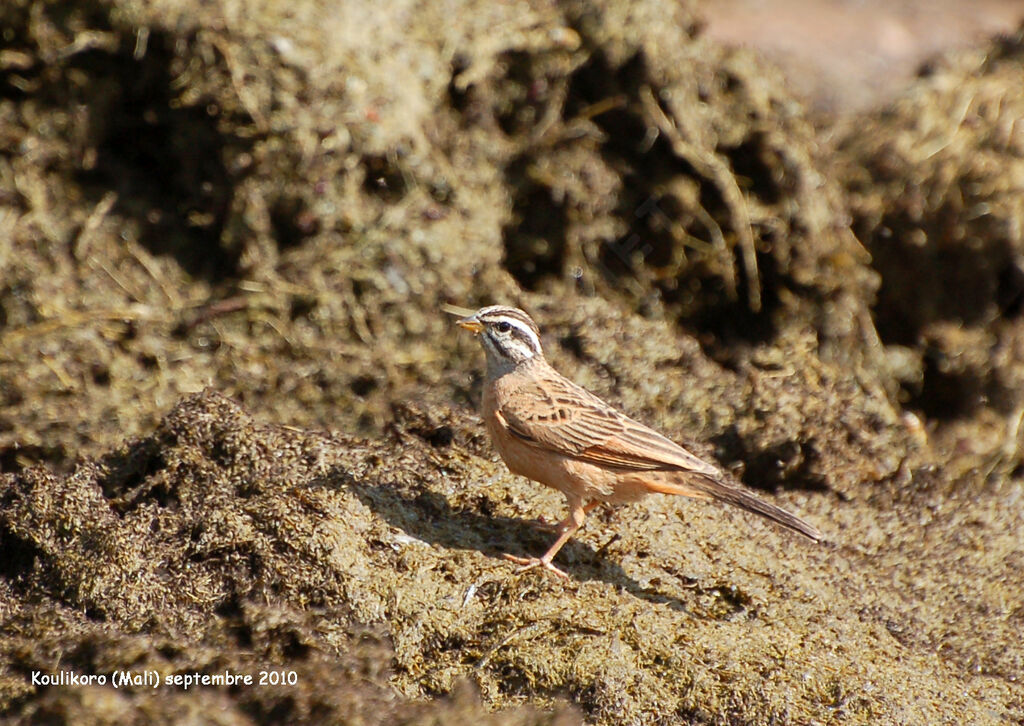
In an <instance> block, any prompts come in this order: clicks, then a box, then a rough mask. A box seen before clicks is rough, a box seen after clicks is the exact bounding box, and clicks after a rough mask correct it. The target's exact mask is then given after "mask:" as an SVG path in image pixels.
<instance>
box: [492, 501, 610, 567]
mask: <svg viewBox="0 0 1024 726" xmlns="http://www.w3.org/2000/svg"><path fill="white" fill-rule="evenodd" d="M596 505H597V503H596V502H591V503H590V504H589V505H587V506H586V507H584V506H583V502H572V501H570V502H569V516H568V517H566V518H565V519H563V520H562V521H561V522H559V523H558V526H557V531H558V533H559V534H558V539H556V540H555V543H554V544H553V545H551V547H550V548H548V551H547V552H545V553H544V556H543V557H516V556H514V555H509V554H505V555H503V557H504V558H505V559H506V560H510V561H512V562H515V563H517V564H519V565H522V567H520V568H519V571H520V572H524V571H525V570H529V569H532V568H534V567H543V568H544V569H545V570H551V572H553V573H555V574H556V575H558V576H559V577H564V578H566V579H568V578H569V576H568V575H567V574H565V573H564V572H562V571H561V570H560V569H558V568H557V567H555V566H554V565H553V564H552V563H551V561H552V560H553V559H555V555H557V554H558V551H559V550H560V549H562V546H563V545H564V544H565V543H566V542H568V541H569V539H570V538H571V537H572V536H573V535H574V534H576V532H577V530H579V528H580V527H582V526H583V520H584V519H585V518H586V515H587V512H588V511H590V510H591V509H593V508H594V507H595V506H596Z"/></svg>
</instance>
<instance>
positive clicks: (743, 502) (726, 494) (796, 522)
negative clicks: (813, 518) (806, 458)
mask: <svg viewBox="0 0 1024 726" xmlns="http://www.w3.org/2000/svg"><path fill="white" fill-rule="evenodd" d="M688 478H689V477H688ZM657 490H658V491H661V492H662V493H664V494H682V495H684V496H690V497H692V496H695V495H696V496H698V497H707V498H710V499H717V500H718V501H721V502H726V503H728V504H732V505H733V506H736V507H739V508H740V509H745V510H747V511H748V512H753V513H754V514H759V515H761V516H762V517H764V518H765V519H770V520H772V521H773V522H778V523H779V524H781V525H783V526H784V527H789V528H790V529H792V530H794V531H796V532H799V533H800V534H802V535H804V536H805V537H809V538H810V539H813V540H814V541H815V542H820V541H821V540H822V539H824V535H822V533H821V531H820V530H818V528H817V527H815V526H814V525H812V524H810V523H808V522H805V521H804V520H802V519H800V517H798V516H796V515H795V514H792V513H791V512H787V511H786V510H785V509H783V508H782V507H776V506H775V505H774V504H769V503H768V502H766V501H764V500H763V499H761V498H759V497H757V496H755V495H754V494H752V493H750V492H749V491H747V490H746V489H744V488H742V487H740V486H738V485H736V484H731V483H729V482H727V481H723V480H721V479H712V478H710V477H704V476H696V477H692V478H691V479H690V481H688V482H687V483H686V484H669V483H667V482H665V483H660V485H659V486H658V487H657Z"/></svg>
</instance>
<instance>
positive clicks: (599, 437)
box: [453, 305, 822, 578]
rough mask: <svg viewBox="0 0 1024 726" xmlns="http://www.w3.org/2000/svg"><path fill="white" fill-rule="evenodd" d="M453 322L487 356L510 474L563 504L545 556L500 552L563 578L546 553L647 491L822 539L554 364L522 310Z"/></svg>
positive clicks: (486, 396)
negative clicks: (708, 503)
mask: <svg viewBox="0 0 1024 726" xmlns="http://www.w3.org/2000/svg"><path fill="white" fill-rule="evenodd" d="M453 310H460V311H461V313H465V312H469V311H468V310H464V309H454V308H453ZM457 324H458V325H459V327H461V328H464V329H466V330H469V331H471V332H472V333H474V334H475V335H476V337H477V338H479V340H480V342H481V344H482V345H483V349H484V352H485V354H486V359H487V370H486V374H485V379H484V386H483V396H482V400H481V412H482V417H483V420H484V424H485V426H486V428H487V432H488V434H489V435H490V438H491V441H492V443H493V445H494V448H495V449H496V450H497V452H498V454H499V455H500V456H501V458H502V460H504V462H505V464H506V465H507V466H508V468H509V470H510V471H511V472H512V473H514V474H518V475H521V476H524V477H527V478H528V479H532V480H534V481H537V482H539V483H541V484H545V485H547V486H549V487H552V488H554V489H557V490H558V491H560V492H562V494H564V495H565V499H566V502H567V504H568V508H569V513H568V516H567V517H566V518H565V519H564V520H562V521H561V522H559V523H558V524H556V525H553V526H552V525H543V526H545V527H546V528H548V529H550V530H551V531H553V532H554V533H556V534H557V535H558V536H557V539H556V540H555V541H554V543H553V544H552V545H551V547H550V548H549V549H548V550H547V552H545V553H544V554H543V555H542V556H540V557H517V556H514V555H511V554H504V555H503V557H504V558H505V559H507V560H509V561H512V562H515V563H517V564H519V565H520V568H519V569H520V570H528V569H531V568H536V567H540V568H543V569H545V570H548V571H550V572H552V573H554V574H555V575H558V576H559V577H562V578H568V577H569V576H568V575H567V574H566V573H565V572H563V571H562V570H561V569H560V568H558V567H557V566H556V565H555V564H554V563H553V560H554V558H555V555H557V554H558V551H559V550H560V549H561V548H562V546H563V545H564V544H565V543H566V542H568V541H569V540H570V539H571V538H572V536H573V535H574V534H576V532H577V531H578V530H579V528H580V527H581V526H583V522H584V520H585V518H586V515H587V514H588V513H590V512H591V511H592V510H593V509H594V508H595V507H598V506H601V505H604V504H623V503H628V502H634V501H637V500H639V499H642V498H643V497H645V496H647V495H648V494H677V495H681V496H684V497H692V498H697V499H710V500H717V501H721V502H726V503H728V504H731V505H734V506H737V507H739V508H741V509H745V510H746V511H748V512H753V513H755V514H759V515H761V516H762V517H765V518H767V519H770V520H772V521H774V522H777V523H778V524H781V525H783V526H785V527H788V528H789V529H792V530H794V531H796V532H799V533H800V534H802V535H805V536H806V537H809V538H810V539H812V540H815V541H820V540H821V539H822V534H821V532H820V531H819V530H818V529H817V528H816V527H814V526H813V525H811V524H809V523H808V522H805V521H804V520H803V519H801V518H800V517H798V516H796V515H795V514H792V513H790V512H788V511H786V510H785V509H782V508H781V507H777V506H775V505H774V504H770V503H769V502H766V501H764V500H763V499H761V498H760V497H757V496H755V495H754V494H753V493H752V492H750V491H748V490H747V489H746V488H745V487H743V485H741V484H739V483H738V482H736V481H735V480H730V478H729V477H728V476H727V475H726V474H725V472H724V471H723V470H722V469H721V468H719V467H718V466H716V465H715V464H712V463H710V462H708V461H705V460H704V459H701V458H700V457H698V456H696V455H695V454H693V453H691V452H689V451H687V450H686V449H685V448H683V447H682V446H680V445H679V444H677V443H675V442H674V441H672V440H671V439H669V438H667V437H665V436H663V435H661V434H660V433H658V432H657V431H655V430H654V429H652V428H649V427H648V426H645V425H644V424H642V423H640V422H639V421H636V420H635V419H632V418H630V417H629V416H627V415H626V414H624V413H622V412H621V411H619V410H617V409H616V408H615V407H613V406H611V405H609V404H608V403H606V402H605V401H603V400H601V399H600V398H598V397H597V396H596V395H594V394H593V393H591V392H590V391H588V390H586V389H585V388H583V387H582V386H579V385H577V384H576V383H573V382H572V381H571V380H569V379H568V378H566V377H565V376H563V375H562V374H561V373H559V372H558V371H556V370H555V369H554V368H553V367H552V366H551V364H550V363H548V361H547V359H546V358H545V357H544V351H543V349H542V348H541V341H540V330H539V329H538V327H537V324H536V323H535V322H534V321H533V319H532V318H531V317H530V316H529V315H527V314H526V313H525V312H523V311H522V310H520V309H519V308H514V307H508V306H505V305H491V306H488V307H483V308H480V309H479V310H477V311H476V312H474V313H472V314H471V315H466V316H465V317H462V318H461V319H460V320H459V321H458V322H457Z"/></svg>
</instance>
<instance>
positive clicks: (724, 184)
mask: <svg viewBox="0 0 1024 726" xmlns="http://www.w3.org/2000/svg"><path fill="white" fill-rule="evenodd" d="M640 100H641V101H642V103H643V105H644V110H645V111H646V112H647V115H648V116H649V117H650V118H651V119H652V120H653V121H654V123H655V125H656V126H657V127H658V130H659V131H660V132H661V133H662V134H663V135H664V136H665V138H666V139H668V142H669V144H670V145H671V146H672V151H673V152H675V154H676V155H677V156H679V157H680V158H681V159H684V160H685V161H686V162H688V163H689V164H690V166H692V167H693V168H694V169H696V170H697V173H699V174H703V175H704V176H706V177H707V178H709V179H711V180H712V181H713V182H714V183H715V185H716V186H717V187H718V190H719V191H720V192H721V194H722V200H723V201H724V202H725V204H726V206H727V207H729V211H730V212H732V215H733V218H734V220H735V223H736V234H737V235H738V237H739V245H740V253H741V255H742V258H743V268H744V270H746V273H747V305H749V306H750V309H751V311H753V312H755V313H756V312H760V311H761V278H760V275H759V273H758V270H757V250H756V249H755V247H754V233H753V232H752V231H751V229H750V214H749V212H747V204H746V201H745V200H744V199H743V192H741V191H740V188H739V185H738V184H737V183H736V178H735V177H734V176H733V174H732V172H731V171H730V169H729V167H728V166H727V165H726V164H725V162H723V161H722V160H721V159H720V158H718V157H717V156H715V155H714V154H711V153H709V152H707V151H705V150H704V149H701V148H700V147H699V146H697V145H696V144H692V143H690V142H689V141H687V140H686V139H684V138H683V136H682V134H680V133H679V129H678V128H676V125H675V123H674V122H673V121H672V119H670V118H669V117H668V115H667V114H666V113H665V111H664V109H662V107H661V106H660V105H659V104H658V101H657V99H655V97H654V91H652V90H651V88H650V86H644V87H643V88H641V89H640ZM712 235H713V236H714V233H712Z"/></svg>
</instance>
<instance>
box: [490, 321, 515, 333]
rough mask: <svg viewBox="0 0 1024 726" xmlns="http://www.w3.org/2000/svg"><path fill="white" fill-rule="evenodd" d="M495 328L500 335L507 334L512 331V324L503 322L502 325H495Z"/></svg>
mask: <svg viewBox="0 0 1024 726" xmlns="http://www.w3.org/2000/svg"><path fill="white" fill-rule="evenodd" d="M494 327H495V329H496V330H497V331H498V332H499V333H507V332H508V331H510V330H512V323H509V322H506V321H504V320H502V321H501V322H500V323H495V324H494Z"/></svg>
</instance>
